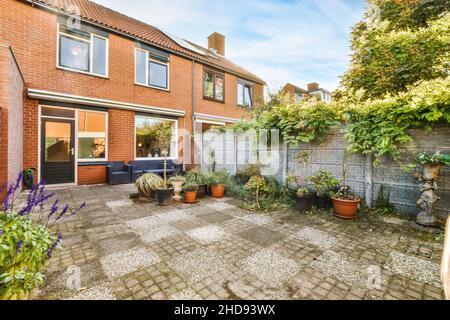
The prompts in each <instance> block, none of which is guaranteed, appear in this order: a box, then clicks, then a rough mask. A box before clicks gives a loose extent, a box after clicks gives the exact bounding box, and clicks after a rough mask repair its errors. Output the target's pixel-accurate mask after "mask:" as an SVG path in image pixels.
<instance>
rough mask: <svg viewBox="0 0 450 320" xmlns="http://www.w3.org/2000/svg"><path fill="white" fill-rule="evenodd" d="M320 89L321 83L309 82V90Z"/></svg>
mask: <svg viewBox="0 0 450 320" xmlns="http://www.w3.org/2000/svg"><path fill="white" fill-rule="evenodd" d="M315 90H319V84H318V83H317V82H311V83H308V91H315Z"/></svg>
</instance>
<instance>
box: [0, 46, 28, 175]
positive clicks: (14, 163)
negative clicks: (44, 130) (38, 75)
mask: <svg viewBox="0 0 450 320" xmlns="http://www.w3.org/2000/svg"><path fill="white" fill-rule="evenodd" d="M23 88H24V80H23V78H22V75H21V73H20V69H19V67H18V66H17V63H16V60H15V58H14V55H13V53H12V51H11V49H10V48H9V47H8V46H7V45H3V44H1V43H0V181H2V182H5V181H14V180H15V179H16V178H17V175H18V173H19V172H20V171H21V170H22V169H23V163H22V150H23V134H22V133H23V121H22V118H23V113H22V104H23Z"/></svg>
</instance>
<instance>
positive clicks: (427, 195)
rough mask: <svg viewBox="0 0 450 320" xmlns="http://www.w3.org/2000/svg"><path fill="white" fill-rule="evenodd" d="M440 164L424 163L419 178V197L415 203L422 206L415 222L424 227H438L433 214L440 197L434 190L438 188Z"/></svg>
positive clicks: (437, 221)
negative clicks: (420, 183) (420, 184)
mask: <svg viewBox="0 0 450 320" xmlns="http://www.w3.org/2000/svg"><path fill="white" fill-rule="evenodd" d="M440 169H441V165H425V166H424V173H423V175H422V176H421V177H420V178H419V181H420V182H422V186H421V187H420V192H421V195H420V198H419V200H417V205H418V206H419V207H420V208H422V211H421V212H419V214H418V215H417V218H416V223H417V224H419V225H421V226H426V227H438V226H439V225H440V223H439V220H438V219H437V218H436V217H435V215H434V207H435V205H436V202H437V201H439V200H440V198H439V197H438V196H437V195H436V192H435V190H436V189H437V188H438V185H437V181H438V180H439V173H440Z"/></svg>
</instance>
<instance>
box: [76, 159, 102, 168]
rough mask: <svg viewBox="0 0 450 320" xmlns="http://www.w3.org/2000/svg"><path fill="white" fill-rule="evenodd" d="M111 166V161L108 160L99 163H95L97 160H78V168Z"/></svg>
mask: <svg viewBox="0 0 450 320" xmlns="http://www.w3.org/2000/svg"><path fill="white" fill-rule="evenodd" d="M108 164H109V161H106V160H99V161H95V160H89V161H87V160H83V161H80V160H78V166H80V167H83V166H106V165H108Z"/></svg>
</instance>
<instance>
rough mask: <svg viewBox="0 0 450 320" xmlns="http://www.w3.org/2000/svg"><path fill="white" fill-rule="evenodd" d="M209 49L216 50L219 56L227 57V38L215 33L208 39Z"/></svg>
mask: <svg viewBox="0 0 450 320" xmlns="http://www.w3.org/2000/svg"><path fill="white" fill-rule="evenodd" d="M208 49H209V50H211V49H214V50H215V51H217V53H218V54H220V55H222V56H225V36H223V35H221V34H220V33H218V32H214V33H213V34H211V35H210V36H209V37H208Z"/></svg>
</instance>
